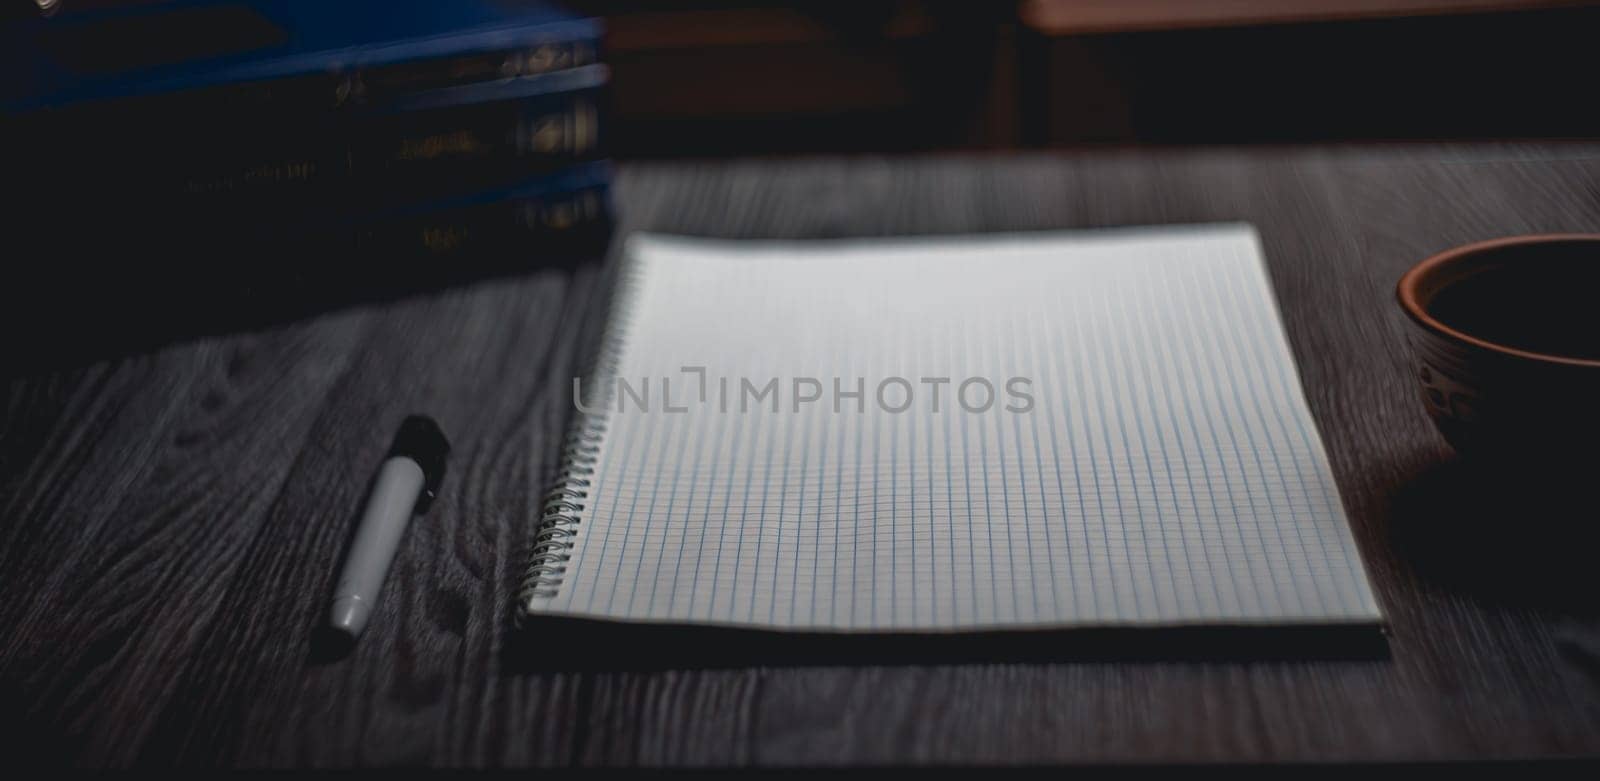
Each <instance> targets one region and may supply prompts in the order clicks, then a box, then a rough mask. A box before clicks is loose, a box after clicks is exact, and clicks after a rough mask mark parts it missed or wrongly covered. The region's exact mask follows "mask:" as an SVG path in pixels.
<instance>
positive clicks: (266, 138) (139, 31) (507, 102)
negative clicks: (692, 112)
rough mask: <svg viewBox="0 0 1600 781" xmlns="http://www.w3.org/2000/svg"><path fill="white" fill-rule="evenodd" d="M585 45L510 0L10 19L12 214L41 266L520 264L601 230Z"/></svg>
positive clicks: (603, 174) (132, 8)
mask: <svg viewBox="0 0 1600 781" xmlns="http://www.w3.org/2000/svg"><path fill="white" fill-rule="evenodd" d="M100 5H102V6H103V5H105V4H100ZM599 36H600V25H599V23H598V22H596V21H595V20H592V19H586V18H583V17H580V16H575V15H572V14H569V13H567V12H564V11H562V10H559V9H556V8H552V7H550V6H548V5H545V4H542V3H537V2H511V1H510V0H498V1H496V0H453V1H452V2H436V3H435V2H429V3H396V2H389V1H387V0H340V1H339V2H329V1H328V0H234V1H233V2H228V3H219V2H215V0H212V1H211V2H196V1H194V0H189V1H188V2H185V1H184V0H178V1H177V2H165V3H159V4H155V3H148V2H146V3H132V4H129V5H126V6H123V5H116V6H112V7H102V8H97V9H95V10H92V11H83V12H79V13H72V12H71V9H70V8H68V9H67V10H65V11H64V12H62V13H57V14H55V15H53V16H51V17H49V18H39V19H33V20H27V21H20V22H12V23H9V24H8V26H7V29H6V35H5V37H6V38H7V39H9V40H8V42H7V44H6V46H5V50H6V51H5V53H4V54H0V58H3V59H4V60H5V61H7V64H6V67H7V70H8V73H9V78H8V80H7V83H8V86H7V87H6V88H5V94H4V96H3V105H4V111H5V114H6V115H7V117H6V118H7V121H6V126H7V128H8V135H12V137H13V139H14V140H13V141H12V142H10V143H8V144H7V145H6V147H7V148H8V149H9V150H10V152H9V153H8V156H11V157H12V160H10V161H9V165H8V168H9V169H10V170H11V172H12V175H11V176H10V183H9V184H8V185H6V188H7V189H8V190H10V191H11V193H10V195H11V200H12V201H13V203H18V202H20V203H21V204H22V206H21V207H20V211H19V209H18V208H13V209H12V213H13V214H14V215H20V216H21V217H22V220H21V221H20V222H21V223H22V224H23V225H24V227H25V229H26V230H27V231H28V232H29V233H31V234H33V235H34V236H36V237H42V238H44V239H45V241H44V242H43V244H44V245H45V246H47V247H49V248H50V249H49V250H48V251H49V253H50V254H49V256H48V257H60V258H78V259H81V258H84V257H99V258H101V259H104V257H105V253H107V252H109V251H117V252H128V251H137V250H144V251H146V252H147V253H153V254H163V255H171V256H179V255H181V256H185V257H196V256H208V257H219V256H224V257H228V258H230V259H231V258H242V259H243V258H255V257H260V258H264V259H268V260H270V261H272V262H273V263H275V264H287V263H289V262H290V261H291V260H293V259H301V260H307V259H309V260H310V261H314V262H316V263H322V262H323V261H328V260H335V259H337V260H344V259H348V258H361V259H366V260H372V261H379V262H381V263H395V262H405V261H422V262H426V263H436V262H440V261H448V262H455V261H457V260H461V261H468V260H470V259H473V258H478V257H482V256H490V255H492V256H499V257H504V256H516V255H521V256H524V257H534V256H536V255H537V254H538V253H539V252H540V251H541V250H543V249H546V248H550V247H553V246H556V245H560V244H564V243H566V242H569V241H572V240H585V239H586V238H588V237H593V236H597V235H604V233H605V231H606V230H607V228H608V226H609V221H610V208H609V199H608V185H609V181H610V169H609V166H608V164H607V163H606V161H605V160H603V159H602V156H603V155H602V150H603V143H602V141H603V139H602V134H601V117H600V115H601V97H602V93H603V90H604V87H605V85H606V82H607V70H606V67H605V65H603V64H601V62H600V58H599V42H600V37H599ZM45 260H46V258H45V257H41V258H39V259H38V262H44V261H45ZM303 271H304V269H303V268H301V269H297V270H295V271H294V273H302V272H303Z"/></svg>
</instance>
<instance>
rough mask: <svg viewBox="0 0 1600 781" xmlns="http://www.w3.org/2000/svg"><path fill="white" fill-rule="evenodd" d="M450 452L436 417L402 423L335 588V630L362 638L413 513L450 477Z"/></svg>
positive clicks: (331, 610) (423, 507)
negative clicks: (446, 467) (447, 470)
mask: <svg viewBox="0 0 1600 781" xmlns="http://www.w3.org/2000/svg"><path fill="white" fill-rule="evenodd" d="M449 452H450V443H449V442H446V441H445V438H444V432H442V431H440V430H439V424H437V423H434V422H433V420H432V419H431V418H427V417H423V416H421V415H412V416H411V417H408V418H406V419H405V422H404V423H401V424H400V433H398V434H396V435H395V437H394V445H393V446H392V447H390V448H389V457H388V458H386V459H384V462H383V466H382V467H381V468H380V469H379V471H378V480H377V482H375V483H374V484H373V486H372V496H371V497H370V498H368V499H367V508H366V511H365V512H363V513H362V514H361V526H360V527H359V528H357V529H356V538H355V541H354V542H353V543H351V545H350V556H349V557H348V558H346V559H345V562H344V571H343V572H341V573H339V585H338V586H336V587H335V588H334V590H333V604H332V605H331V606H330V607H329V609H328V624H329V625H330V626H332V627H333V628H334V629H338V630H341V631H343V632H345V633H347V634H349V635H350V636H351V637H356V636H358V635H360V634H361V630H362V629H364V628H366V626H367V618H368V617H369V616H371V615H372V611H373V609H375V608H376V607H377V602H378V590H379V589H380V588H382V587H383V578H384V576H385V575H387V574H388V573H389V562H391V561H393V560H394V552H395V550H396V549H397V548H399V547H400V535H401V534H403V533H404V532H405V530H406V526H407V524H409V523H410V521H411V516H412V515H414V514H419V513H423V512H427V510H428V505H429V504H430V503H432V501H433V497H434V495H435V494H436V493H437V492H438V490H439V481H440V480H442V479H444V461H445V456H446V455H448V454H449Z"/></svg>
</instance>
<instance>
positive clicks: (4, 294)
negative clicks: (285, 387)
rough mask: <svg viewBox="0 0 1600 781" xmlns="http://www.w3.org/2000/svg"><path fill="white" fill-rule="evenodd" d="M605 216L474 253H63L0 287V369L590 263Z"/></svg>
mask: <svg viewBox="0 0 1600 781" xmlns="http://www.w3.org/2000/svg"><path fill="white" fill-rule="evenodd" d="M608 228H609V226H607V228H596V229H595V230H592V231H584V232H578V233H574V234H573V235H571V236H570V237H566V238H563V239H562V240H560V241H558V242H549V243H546V244H541V245H540V246H538V247H537V248H530V247H522V248H519V249H516V250H510V249H508V250H507V251H505V252H499V253H480V254H477V255H474V256H472V257H460V256H454V257H449V258H429V257H376V256H360V255H356V254H352V253H350V252H344V251H334V250H328V251H324V252H313V253H307V252H299V253H278V252H275V251H272V252H269V251H266V250H261V251H254V252H253V251H251V250H250V249H248V248H237V247H236V248H233V249H231V250H230V251H228V252H226V253H218V254H216V255H214V256H205V257H197V256H193V255H186V256H175V255H172V254H168V255H165V256H163V255H161V254H160V253H155V252H145V253H141V254H140V255H130V254H119V255H113V254H110V253H109V251H107V252H100V253H87V252H73V253H65V259H63V258H52V259H47V260H34V261H29V262H27V263H22V264H19V266H18V267H17V268H14V269H13V270H12V271H11V272H9V273H10V276H9V278H8V280H7V284H6V285H4V286H0V349H3V350H4V353H3V354H4V355H5V356H6V361H5V362H4V363H3V364H0V376H18V375H25V374H31V373H36V372H41V371H50V370H57V369H66V368H72V367H75V366H81V365H84V364H88V363H93V362H95V361H99V360H105V359H108V358H114V357H119V356H125V355H133V354H139V353H144V352H150V351H153V350H157V349H160V348H162V347H164V346H167V345H169V344H173V343H178V342H183V341H187V340H191V339H197V338H202V337H208V336H219V335H224V334H229V333H238V332H244V331H252V330H260V329H265V328H272V327H275V326H281V325H285V324H288V323H292V322H295V321H297V320H300V319H303V318H308V317H314V316H317V315H322V314H327V313H331V312H336V311H340V310H343V309H348V308H351V307H357V306H364V305H371V304H381V303H386V302H391V301H395V300H399V299H403V298H407V297H410V296H415V295H422V294H428V293H435V292H439V291H443V290H447V289H452V288H458V287H464V286H468V285H472V284H476V283H480V282H485V281H489V280H494V279H499V278H506V277H511V276H516V275H519V274H524V273H528V272H531V271H535V270H547V269H552V268H566V269H576V268H578V267H580V266H583V265H586V264H593V263H598V262H599V260H600V259H601V258H604V257H605V255H606V252H607V249H608V246H609V237H610V234H609V230H608Z"/></svg>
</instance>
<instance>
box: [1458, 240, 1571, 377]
mask: <svg viewBox="0 0 1600 781" xmlns="http://www.w3.org/2000/svg"><path fill="white" fill-rule="evenodd" d="M1428 312H1429V314H1432V315H1433V316H1434V317H1436V318H1438V319H1439V321H1440V322H1442V323H1444V324H1445V325H1448V326H1450V327H1451V328H1454V329H1456V330H1458V331H1461V332H1462V333H1465V334H1468V335H1470V336H1474V337H1477V338H1479V339H1482V340H1484V341H1486V342H1492V343H1494V344H1499V345H1504V346H1507V347H1514V348H1517V349H1520V350H1526V351H1528V352H1535V353H1542V354H1545V355H1556V356H1563V357H1568V358H1587V359H1591V360H1600V246H1597V245H1595V244H1589V245H1587V246H1581V247H1576V248H1574V247H1571V246H1565V247H1556V246H1551V247H1542V248H1541V247H1524V248H1520V249H1516V250H1513V251H1507V252H1504V255H1503V257H1502V258H1498V259H1496V258H1491V259H1489V262H1487V263H1485V264H1484V265H1483V266H1480V267H1479V268H1478V269H1476V270H1474V271H1472V272H1470V273H1468V274H1466V275H1464V276H1463V277H1461V278H1459V279H1456V280H1454V281H1452V282H1450V283H1448V284H1446V285H1445V286H1444V287H1443V288H1441V289H1440V290H1439V291H1438V292H1437V293H1435V294H1434V297H1433V300H1432V301H1431V302H1430V303H1429V304H1428Z"/></svg>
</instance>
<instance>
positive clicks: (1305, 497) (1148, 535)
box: [523, 225, 1380, 632]
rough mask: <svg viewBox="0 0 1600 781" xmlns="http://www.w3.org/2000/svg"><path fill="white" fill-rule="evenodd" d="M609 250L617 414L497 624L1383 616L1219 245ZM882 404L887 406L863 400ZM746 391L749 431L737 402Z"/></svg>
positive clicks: (1249, 272)
mask: <svg viewBox="0 0 1600 781" xmlns="http://www.w3.org/2000/svg"><path fill="white" fill-rule="evenodd" d="M628 251H629V252H630V253H631V258H632V262H633V264H634V266H633V270H632V272H631V275H632V279H633V281H632V283H631V284H630V285H629V286H628V292H627V293H626V294H625V296H624V299H623V300H622V301H621V302H620V303H619V309H618V311H617V312H615V313H614V314H613V317H614V318H619V321H618V325H619V330H620V331H621V332H623V333H624V334H625V336H624V337H623V338H622V339H621V340H620V341H619V351H618V352H617V354H616V359H617V360H616V366H617V369H618V376H620V377H621V378H623V379H625V380H626V381H627V382H628V384H629V386H630V387H631V390H632V393H631V394H630V393H629V392H625V391H619V392H617V393H616V394H614V395H613V396H612V398H611V399H610V407H609V409H610V410H611V411H610V412H609V413H608V414H607V415H606V417H607V418H608V419H607V421H606V433H605V435H604V436H603V438H601V439H600V447H599V450H598V453H597V458H596V462H595V464H594V470H595V471H594V474H593V476H592V478H591V484H590V485H589V486H587V488H586V493H587V496H586V497H585V500H584V507H583V509H582V511H581V512H579V513H577V515H579V516H580V517H581V524H580V525H578V526H577V527H576V528H575V531H576V534H575V536H574V537H572V538H571V542H572V546H573V547H572V549H571V551H570V556H571V558H570V560H569V561H567V562H565V569H564V570H563V571H562V573H561V580H560V584H559V588H556V589H553V595H540V596H529V595H525V596H524V600H523V601H524V605H523V607H524V610H525V612H526V613H529V614H546V613H553V614H567V615H577V616H586V617H593V618H603V619H616V620H626V621H650V622H678V623H716V624H734V625H748V626H756V627H763V628H779V629H805V630H815V631H879V632H882V631H960V630H975V629H988V628H1007V627H1011V628H1026V627H1046V626H1049V627H1067V626H1080V625H1172V624H1236V623H1250V624H1258V623H1274V622H1281V623H1308V622H1310V623H1327V622H1376V621H1378V620H1379V618H1380V615H1379V610H1378V607H1377V605H1376V603H1375V601H1374V599H1373V595H1372V592H1371V589H1370V588H1369V586H1368V583H1367V579H1366V577H1365V574H1364V572H1363V569H1362V564H1361V561H1360V558H1359V556H1358V554H1357V552H1356V549H1355V545H1354V542H1353V539H1352V537H1351V533H1350V530H1349V527H1348V525H1347V521H1346V519H1345V515H1344V511H1343V509H1342V507H1341V504H1340V500H1339V496H1338V492H1337V490H1336V488H1335V486H1334V482H1333V479H1332V476H1331V474H1330V471H1329V468H1328V464H1327V460H1326V457H1325V455H1324V452H1323V448H1322V444H1321V442H1320V440H1319V438H1318V433H1317V429H1316V427H1315V426H1314V425H1313V423H1312V420H1311V417H1310V414H1309V412H1308V410H1307V407H1306V403H1305V401H1304V397H1303V394H1302V391H1301V388H1300V384H1299V380H1298V376H1297V373H1296V370H1295V366H1294V362H1293V358H1292V355H1291V353H1290V351H1289V348H1288V345H1287V343H1286V341H1285V338H1284V336H1283V332H1282V327H1281V325H1280V323H1279V320H1278V315H1277V311H1276V306H1275V304H1274V300H1273V296H1272V291H1271V287H1270V284H1269V282H1268V280H1267V278H1266V274H1265V270H1264V267H1263V262H1262V259H1261V251H1260V248H1259V243H1258V241H1257V239H1256V237H1255V234H1254V232H1253V230H1252V229H1251V228H1249V227H1248V226H1242V225H1224V226H1204V227H1197V228H1157V229H1147V230H1119V231H1091V232H1080V233H1051V234H1021V235H1012V236H1002V237H963V238H947V237H944V238H927V239H918V240H861V241H827V242H823V241H816V242H803V243H800V242H789V243H781V242H732V241H714V240H697V239H682V238H667V237H654V236H646V237H635V238H634V239H633V240H632V241H631V243H630V245H629V250H628ZM684 367H704V371H703V374H704V376H705V380H706V381H705V387H704V391H702V388H701V384H700V375H701V374H702V372H699V371H691V372H685V370H684ZM796 378H813V379H816V380H818V381H819V385H820V386H821V387H820V398H819V399H818V400H816V401H806V400H803V399H805V398H808V397H810V396H812V395H815V394H816V393H817V391H818V390H819V388H817V387H814V386H812V385H811V384H810V383H808V382H805V381H804V380H802V381H801V383H800V385H799V387H798V392H796V391H797V386H796V383H795V379H796ZM890 378H903V379H905V380H906V381H907V382H905V383H900V382H897V381H894V380H890V381H889V383H888V384H887V385H884V386H883V392H882V394H881V395H880V393H879V389H880V385H881V384H882V383H884V381H885V380H889V379H890ZM923 378H950V381H949V382H948V383H939V382H924V381H923ZM971 378H983V379H984V380H987V381H988V382H989V383H990V384H991V386H992V388H993V403H992V404H991V405H990V406H989V408H988V409H986V410H985V409H984V408H983V404H982V403H983V401H984V400H985V398H986V394H985V392H984V387H983V385H982V384H981V383H979V382H970V383H967V387H966V388H965V390H966V393H965V394H963V397H962V399H957V398H956V396H955V394H956V393H957V392H958V386H960V385H961V384H962V383H963V382H964V381H967V380H969V379H971ZM1015 378H1023V379H1024V380H1026V381H1027V382H1026V383H1013V384H1011V385H1010V387H1009V389H1010V390H1014V391H1021V392H1023V393H1025V394H1026V395H1028V396H1030V397H1031V399H1032V404H1031V409H1029V410H1028V411H1025V412H1017V411H1013V410H1015V409H1019V408H1022V407H1027V406H1029V405H1028V404H1027V403H1025V402H1024V401H1023V399H1022V397H1021V396H1020V395H1013V394H1008V386H1007V383H1008V381H1011V380H1013V379H1015ZM602 379H603V378H602ZM662 379H665V380H667V387H666V393H665V394H664V393H663V387H662V382H661V381H662ZM772 379H776V380H777V385H776V388H775V389H774V395H776V397H777V401H778V410H777V411H776V412H774V411H772V408H771V407H772V403H773V398H772V396H768V397H766V398H763V399H761V400H760V401H759V402H755V401H753V400H752V399H753V396H752V394H751V393H750V392H747V391H746V389H745V388H744V387H743V384H742V381H743V380H748V381H749V382H750V383H751V388H752V389H753V390H755V391H759V390H761V389H762V388H763V386H765V385H767V383H768V382H769V381H770V380H772ZM723 381H725V382H726V388H725V389H724V387H722V383H723ZM835 381H837V382H838V389H839V390H841V391H844V392H846V393H849V392H854V391H856V390H857V389H858V388H860V389H863V390H864V391H865V395H864V398H862V399H859V400H858V399H856V398H853V397H849V396H842V397H840V398H838V399H837V400H836V398H835V385H834V383H835ZM858 382H859V385H858ZM646 387H647V388H648V391H647V396H646V397H645V398H644V400H643V402H644V403H643V404H641V403H640V399H639V398H638V395H639V391H640V389H641V388H646ZM908 390H909V391H910V393H909V394H908V393H907V391H908ZM935 390H937V392H938V411H937V412H935V411H933V396H932V394H933V393H934V391H935ZM702 392H703V393H704V396H703V397H702ZM702 398H703V399H704V400H702ZM797 399H802V400H800V401H799V402H798V404H797ZM963 400H964V401H966V402H967V404H966V405H965V406H963V405H962V404H961V403H960V402H961V401H963ZM619 401H620V402H621V404H622V408H621V409H620V410H618V409H617V405H618V402H619ZM669 403H670V405H671V406H672V407H674V408H677V409H682V410H684V411H678V412H672V411H666V410H665V409H664V407H665V406H666V405H667V404H669ZM836 403H837V405H838V406H837V408H836ZM1008 405H1009V406H1010V407H1011V409H1008V408H1007V407H1008ZM641 406H644V407H646V408H647V409H645V410H641V409H640V407H641ZM724 406H725V407H726V411H723V407H724ZM742 406H743V407H746V408H745V409H744V411H741V407H742ZM797 406H798V409H796V407H797ZM902 406H904V407H905V409H904V411H902V412H894V411H893V409H895V408H900V407H902ZM863 407H864V409H863ZM969 408H970V409H969ZM971 410H978V411H971Z"/></svg>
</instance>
